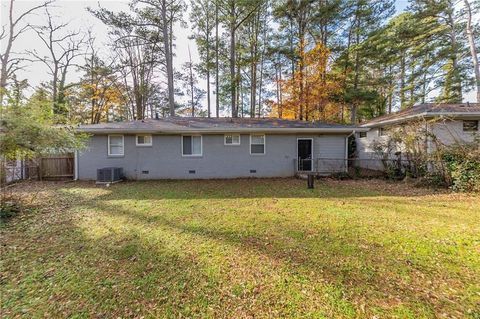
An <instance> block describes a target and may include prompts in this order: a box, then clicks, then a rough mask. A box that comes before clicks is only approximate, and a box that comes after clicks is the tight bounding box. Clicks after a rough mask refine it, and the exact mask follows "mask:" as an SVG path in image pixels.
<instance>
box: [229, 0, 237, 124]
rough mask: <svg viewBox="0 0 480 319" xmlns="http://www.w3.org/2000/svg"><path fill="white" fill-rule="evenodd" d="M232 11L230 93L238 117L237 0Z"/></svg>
mask: <svg viewBox="0 0 480 319" xmlns="http://www.w3.org/2000/svg"><path fill="white" fill-rule="evenodd" d="M230 9H231V12H230V19H231V21H230V95H231V111H232V117H237V116H238V112H237V99H236V97H237V91H236V90H237V75H236V72H235V64H236V50H235V46H236V43H235V27H236V26H235V20H234V16H235V1H232V5H231V8H230Z"/></svg>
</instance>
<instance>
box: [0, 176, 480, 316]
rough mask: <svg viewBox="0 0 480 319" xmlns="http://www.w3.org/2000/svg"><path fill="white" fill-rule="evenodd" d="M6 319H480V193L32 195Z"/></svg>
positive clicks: (277, 186)
mask: <svg viewBox="0 0 480 319" xmlns="http://www.w3.org/2000/svg"><path fill="white" fill-rule="evenodd" d="M14 192H15V193H16V194H18V195H22V196H23V198H24V200H25V202H26V204H31V205H33V206H34V207H35V209H34V210H29V212H24V213H21V214H20V215H18V216H15V217H14V218H12V219H11V220H10V221H8V222H7V223H6V225H4V226H3V227H2V228H1V230H0V231H1V235H2V255H1V256H2V258H1V262H2V264H1V269H0V270H1V275H0V276H1V277H0V284H1V290H2V295H1V296H2V297H1V313H2V318H11V317H25V318H35V317H73V318H90V317H98V318H117V317H122V318H125V317H142V316H143V317H145V318H155V317H161V318H162V317H164V318H179V317H187V318H247V317H256V318H266V317H269V318H281V317H294V318H298V317H304V318H373V317H377V318H385V317H388V318H433V317H448V318H452V317H458V318H463V317H467V318H480V197H479V196H478V195H466V194H465V195H458V194H450V193H447V192H434V191H432V190H426V189H417V188H413V187H412V186H409V185H405V184H402V183H398V184H391V183H387V182H383V181H332V180H321V181H318V182H317V184H316V189H314V190H308V189H306V182H305V181H300V180H294V179H273V180H230V181H217V180H212V181H155V182H135V183H134V182H131V183H120V184H115V185H112V186H111V187H108V188H106V187H97V186H95V185H94V184H91V183H66V184H64V183H32V184H22V185H20V186H17V187H15V188H14Z"/></svg>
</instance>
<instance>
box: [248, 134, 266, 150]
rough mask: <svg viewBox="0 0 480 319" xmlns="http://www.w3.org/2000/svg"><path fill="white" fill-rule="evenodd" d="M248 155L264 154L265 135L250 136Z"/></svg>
mask: <svg viewBox="0 0 480 319" xmlns="http://www.w3.org/2000/svg"><path fill="white" fill-rule="evenodd" d="M250 154H252V155H263V154H265V134H252V135H250Z"/></svg>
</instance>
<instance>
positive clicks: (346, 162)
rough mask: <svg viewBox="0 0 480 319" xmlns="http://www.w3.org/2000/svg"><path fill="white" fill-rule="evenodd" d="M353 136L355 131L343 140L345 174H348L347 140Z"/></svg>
mask: <svg viewBox="0 0 480 319" xmlns="http://www.w3.org/2000/svg"><path fill="white" fill-rule="evenodd" d="M352 135H355V130H353V131H352V133H350V134H348V135H347V137H346V138H345V173H348V139H349V138H350V136H352Z"/></svg>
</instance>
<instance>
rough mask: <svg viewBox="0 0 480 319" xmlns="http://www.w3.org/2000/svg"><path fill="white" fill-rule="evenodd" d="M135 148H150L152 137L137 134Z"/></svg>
mask: <svg viewBox="0 0 480 319" xmlns="http://www.w3.org/2000/svg"><path fill="white" fill-rule="evenodd" d="M136 144H137V146H152V135H150V134H138V135H137V136H136Z"/></svg>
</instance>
